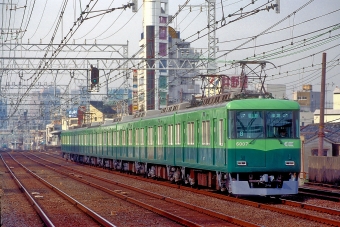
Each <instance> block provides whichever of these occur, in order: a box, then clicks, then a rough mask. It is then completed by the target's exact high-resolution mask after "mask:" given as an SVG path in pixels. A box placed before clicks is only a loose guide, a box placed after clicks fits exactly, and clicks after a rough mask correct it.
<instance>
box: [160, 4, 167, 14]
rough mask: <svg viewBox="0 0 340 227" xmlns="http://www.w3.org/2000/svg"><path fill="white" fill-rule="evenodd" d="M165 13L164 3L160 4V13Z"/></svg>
mask: <svg viewBox="0 0 340 227" xmlns="http://www.w3.org/2000/svg"><path fill="white" fill-rule="evenodd" d="M165 12H166V3H165V2H161V13H165Z"/></svg>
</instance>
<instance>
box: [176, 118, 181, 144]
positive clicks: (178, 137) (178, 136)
mask: <svg viewBox="0 0 340 227" xmlns="http://www.w3.org/2000/svg"><path fill="white" fill-rule="evenodd" d="M175 144H176V145H180V144H181V124H180V123H179V124H176V125H175Z"/></svg>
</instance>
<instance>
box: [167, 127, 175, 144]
mask: <svg viewBox="0 0 340 227" xmlns="http://www.w3.org/2000/svg"><path fill="white" fill-rule="evenodd" d="M172 130H173V125H168V145H173V144H174V138H173V131H172Z"/></svg>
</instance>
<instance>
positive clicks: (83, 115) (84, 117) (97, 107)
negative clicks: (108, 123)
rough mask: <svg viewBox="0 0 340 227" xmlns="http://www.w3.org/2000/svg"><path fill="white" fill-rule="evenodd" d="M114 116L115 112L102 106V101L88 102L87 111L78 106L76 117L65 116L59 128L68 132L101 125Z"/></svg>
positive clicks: (109, 107) (83, 107)
mask: <svg viewBox="0 0 340 227" xmlns="http://www.w3.org/2000/svg"><path fill="white" fill-rule="evenodd" d="M116 114H117V112H116V111H115V110H114V109H113V108H112V107H111V106H107V105H104V103H103V101H90V106H89V110H87V109H86V107H85V106H79V107H78V111H77V115H66V117H64V118H63V119H62V122H61V127H62V130H68V129H69V128H77V127H81V126H84V125H91V124H93V123H94V122H96V123H98V124H101V123H104V121H105V120H107V119H113V118H114V117H115V115H116ZM68 116H70V117H68Z"/></svg>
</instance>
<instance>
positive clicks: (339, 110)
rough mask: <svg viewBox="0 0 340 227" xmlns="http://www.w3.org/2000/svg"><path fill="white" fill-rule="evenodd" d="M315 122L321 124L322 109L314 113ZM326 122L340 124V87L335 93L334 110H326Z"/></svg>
mask: <svg viewBox="0 0 340 227" xmlns="http://www.w3.org/2000/svg"><path fill="white" fill-rule="evenodd" d="M314 122H315V123H319V122H320V109H316V110H315V112H314ZM324 122H340V88H338V86H336V88H335V89H334V91H333V109H325V110H324Z"/></svg>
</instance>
